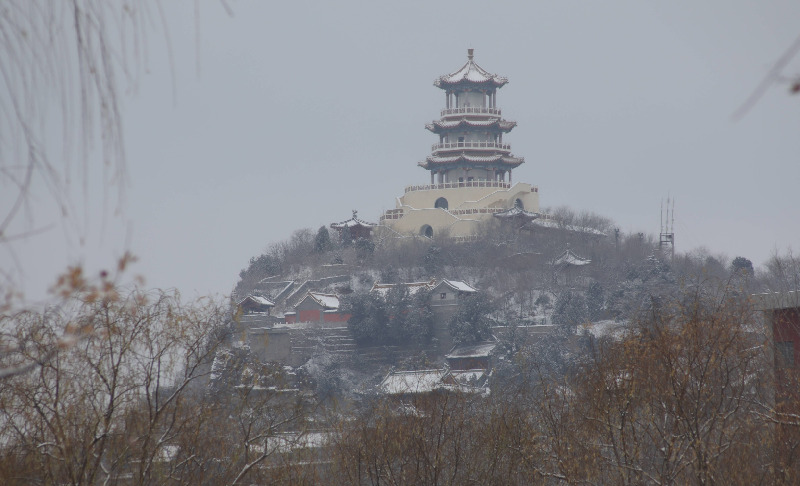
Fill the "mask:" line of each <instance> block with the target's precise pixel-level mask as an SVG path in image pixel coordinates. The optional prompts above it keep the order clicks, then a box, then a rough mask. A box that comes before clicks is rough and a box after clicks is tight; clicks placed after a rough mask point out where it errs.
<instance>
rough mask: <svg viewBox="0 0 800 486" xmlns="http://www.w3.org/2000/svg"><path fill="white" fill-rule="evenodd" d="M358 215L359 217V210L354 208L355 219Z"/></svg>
mask: <svg viewBox="0 0 800 486" xmlns="http://www.w3.org/2000/svg"><path fill="white" fill-rule="evenodd" d="M357 217H358V210H357V209H354V210H353V219H356V218H357Z"/></svg>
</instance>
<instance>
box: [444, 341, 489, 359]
mask: <svg viewBox="0 0 800 486" xmlns="http://www.w3.org/2000/svg"><path fill="white" fill-rule="evenodd" d="M495 346H497V343H480V344H473V345H470V346H455V347H454V348H453V349H451V350H450V353H449V354H447V355H446V356H445V358H448V359H450V358H485V357H487V356H489V353H491V352H492V350H493V349H494V348H495Z"/></svg>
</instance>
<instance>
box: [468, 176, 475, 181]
mask: <svg viewBox="0 0 800 486" xmlns="http://www.w3.org/2000/svg"><path fill="white" fill-rule="evenodd" d="M474 180H475V178H474V177H467V182H472V181H474Z"/></svg>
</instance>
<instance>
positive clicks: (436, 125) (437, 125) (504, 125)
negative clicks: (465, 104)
mask: <svg viewBox="0 0 800 486" xmlns="http://www.w3.org/2000/svg"><path fill="white" fill-rule="evenodd" d="M495 125H496V126H498V127H499V128H500V129H501V130H504V131H510V130H511V129H512V128H514V127H515V126H517V122H515V121H507V120H501V119H500V118H491V119H489V120H470V119H468V118H461V119H460V120H434V121H433V122H432V123H429V124H427V125H425V128H427V129H428V130H430V131H432V132H437V131H438V130H440V129H450V128H458V127H461V128H464V127H480V128H485V127H493V126H495Z"/></svg>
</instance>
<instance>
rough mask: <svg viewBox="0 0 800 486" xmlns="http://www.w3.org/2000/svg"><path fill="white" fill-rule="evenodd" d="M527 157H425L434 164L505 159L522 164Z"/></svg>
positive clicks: (493, 155)
mask: <svg viewBox="0 0 800 486" xmlns="http://www.w3.org/2000/svg"><path fill="white" fill-rule="evenodd" d="M524 160H525V159H524V158H523V157H513V156H505V155H503V154H492V155H470V154H465V153H461V154H458V155H449V156H446V157H442V156H438V155H429V156H427V157H426V158H425V161H426V162H430V163H432V164H448V163H451V162H475V163H484V162H499V161H503V162H504V163H506V164H517V165H519V164H521V163H522V162H523V161H524Z"/></svg>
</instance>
